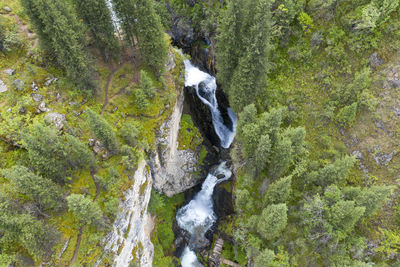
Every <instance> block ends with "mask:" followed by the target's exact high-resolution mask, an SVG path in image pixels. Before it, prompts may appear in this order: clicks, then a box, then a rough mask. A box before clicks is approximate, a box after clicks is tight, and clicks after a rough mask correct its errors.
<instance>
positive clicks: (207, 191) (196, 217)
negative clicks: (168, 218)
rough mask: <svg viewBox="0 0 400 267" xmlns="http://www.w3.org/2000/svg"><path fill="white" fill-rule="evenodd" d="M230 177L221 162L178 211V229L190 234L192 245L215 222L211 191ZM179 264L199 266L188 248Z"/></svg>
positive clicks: (229, 173)
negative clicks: (194, 194) (193, 195)
mask: <svg viewBox="0 0 400 267" xmlns="http://www.w3.org/2000/svg"><path fill="white" fill-rule="evenodd" d="M231 176H232V171H231V170H230V169H229V168H228V167H227V166H226V162H222V163H221V164H220V165H219V166H218V168H217V169H216V170H215V171H213V172H211V173H209V174H208V176H207V178H206V180H205V181H204V183H203V185H202V187H201V191H200V192H198V193H197V194H196V196H195V197H194V198H193V199H192V200H191V201H190V202H189V203H188V204H187V205H186V206H184V207H182V208H180V209H179V210H178V212H177V214H176V220H177V222H178V225H179V227H180V228H182V229H184V230H186V231H188V232H189V233H190V235H191V240H190V243H192V244H194V243H196V241H197V240H199V239H202V238H204V234H205V233H206V232H207V231H208V230H209V229H210V228H211V226H212V225H213V224H214V223H215V221H216V220H217V216H216V215H215V212H214V206H213V202H212V195H213V191H214V188H215V186H216V185H217V184H219V183H221V182H223V181H226V180H228V179H229V178H231ZM217 177H218V178H217ZM181 262H182V263H181V264H182V266H183V267H193V266H198V265H199V263H198V261H197V257H196V254H195V253H194V251H193V250H192V248H190V247H186V248H185V250H184V252H183V254H182V256H181Z"/></svg>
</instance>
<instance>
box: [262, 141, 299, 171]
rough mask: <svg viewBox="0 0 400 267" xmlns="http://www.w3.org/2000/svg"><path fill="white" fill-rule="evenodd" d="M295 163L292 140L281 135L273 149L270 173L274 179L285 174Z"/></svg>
mask: <svg viewBox="0 0 400 267" xmlns="http://www.w3.org/2000/svg"><path fill="white" fill-rule="evenodd" d="M292 163H293V148H292V141H291V140H290V139H289V138H288V137H286V136H283V135H281V136H280V137H279V139H278V141H277V143H276V145H275V147H274V149H273V153H272V156H271V163H270V164H269V170H268V172H269V174H270V175H271V177H272V178H273V179H275V178H278V177H280V176H281V175H284V174H285V173H286V172H287V170H288V169H289V167H290V166H291V165H292Z"/></svg>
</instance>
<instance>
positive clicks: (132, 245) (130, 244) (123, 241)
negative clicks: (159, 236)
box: [97, 160, 154, 267]
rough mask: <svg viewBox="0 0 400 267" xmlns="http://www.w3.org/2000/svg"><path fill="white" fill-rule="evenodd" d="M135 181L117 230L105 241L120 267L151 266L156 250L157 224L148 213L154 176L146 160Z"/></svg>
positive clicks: (125, 194)
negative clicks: (131, 266) (152, 237)
mask: <svg viewBox="0 0 400 267" xmlns="http://www.w3.org/2000/svg"><path fill="white" fill-rule="evenodd" d="M133 180H134V184H133V186H132V187H131V188H130V189H129V190H127V191H126V192H125V193H124V201H122V202H121V203H120V205H119V210H120V213H119V214H118V216H117V219H116V220H115V222H114V224H113V230H112V231H111V232H110V233H109V234H108V235H107V237H106V238H105V243H106V245H105V251H106V252H109V253H111V254H114V255H115V258H114V265H113V266H116V267H123V266H128V265H129V263H130V262H131V261H134V262H136V263H140V266H143V267H150V266H152V261H153V255H154V247H153V244H152V243H151V241H150V234H151V231H152V230H153V221H152V219H151V217H150V214H149V213H148V212H147V206H148V204H149V201H150V196H151V188H152V177H151V173H150V168H149V166H148V165H147V164H146V161H145V160H142V161H141V162H140V163H139V167H138V169H137V170H136V172H135V175H134V178H133ZM97 266H101V263H100V262H98V263H97Z"/></svg>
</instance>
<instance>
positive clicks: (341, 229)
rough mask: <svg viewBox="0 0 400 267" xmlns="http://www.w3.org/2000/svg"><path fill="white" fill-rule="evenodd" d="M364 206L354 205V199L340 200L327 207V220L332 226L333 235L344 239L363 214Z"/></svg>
mask: <svg viewBox="0 0 400 267" xmlns="http://www.w3.org/2000/svg"><path fill="white" fill-rule="evenodd" d="M364 212H365V208H364V207H357V206H355V202H354V201H346V200H340V201H338V202H337V203H335V204H334V205H333V206H332V207H330V209H329V214H328V215H327V217H328V222H329V223H330V224H331V225H332V226H333V230H334V231H335V236H336V237H337V238H338V239H339V240H341V239H344V238H345V237H346V236H347V234H348V233H350V231H352V230H353V228H354V225H355V224H356V223H357V221H358V220H359V219H360V218H361V216H362V215H363V214H364Z"/></svg>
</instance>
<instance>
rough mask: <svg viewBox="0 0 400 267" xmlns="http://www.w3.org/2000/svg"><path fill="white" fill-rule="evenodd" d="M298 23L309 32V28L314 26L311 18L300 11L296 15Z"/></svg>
mask: <svg viewBox="0 0 400 267" xmlns="http://www.w3.org/2000/svg"><path fill="white" fill-rule="evenodd" d="M297 19H298V20H299V23H300V25H301V27H302V29H303V31H304V32H305V33H309V32H311V29H312V28H313V27H314V23H313V19H312V18H311V17H310V16H309V15H308V14H307V13H306V12H301V13H300V14H299V16H298V17H297Z"/></svg>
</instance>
